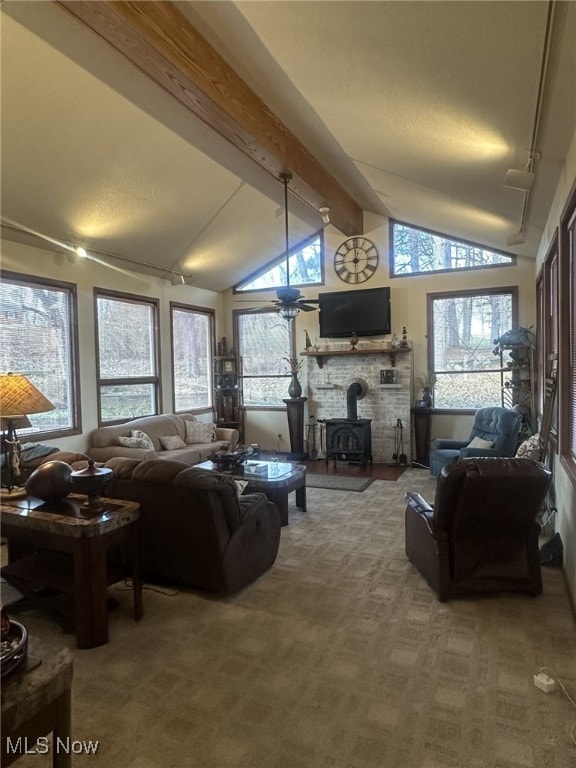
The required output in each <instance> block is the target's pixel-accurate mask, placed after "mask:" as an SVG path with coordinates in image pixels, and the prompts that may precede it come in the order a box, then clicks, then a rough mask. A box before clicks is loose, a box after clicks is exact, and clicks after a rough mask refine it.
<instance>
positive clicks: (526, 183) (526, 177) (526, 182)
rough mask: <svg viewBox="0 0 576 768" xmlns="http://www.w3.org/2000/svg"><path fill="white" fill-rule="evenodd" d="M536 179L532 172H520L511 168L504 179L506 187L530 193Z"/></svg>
mask: <svg viewBox="0 0 576 768" xmlns="http://www.w3.org/2000/svg"><path fill="white" fill-rule="evenodd" d="M534 178H535V177H534V173H533V172H532V171H519V170H517V169H515V168H509V169H508V172H507V173H506V178H505V179H504V186H505V187H511V188H512V189H521V190H522V191H523V192H529V191H530V189H531V188H532V184H533V183H534Z"/></svg>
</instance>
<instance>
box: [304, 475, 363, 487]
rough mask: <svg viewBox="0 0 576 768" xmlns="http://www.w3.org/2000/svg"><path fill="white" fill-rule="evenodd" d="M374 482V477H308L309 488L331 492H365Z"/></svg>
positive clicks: (307, 484)
mask: <svg viewBox="0 0 576 768" xmlns="http://www.w3.org/2000/svg"><path fill="white" fill-rule="evenodd" d="M373 482H374V478H373V477H351V476H350V475H313V474H307V475H306V487H307V488H326V489H327V490H330V491H364V490H365V489H366V488H368V486H369V485H372V483H373Z"/></svg>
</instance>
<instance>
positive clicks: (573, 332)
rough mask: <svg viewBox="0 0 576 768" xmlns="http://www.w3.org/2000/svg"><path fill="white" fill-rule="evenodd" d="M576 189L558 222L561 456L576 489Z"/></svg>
mask: <svg viewBox="0 0 576 768" xmlns="http://www.w3.org/2000/svg"><path fill="white" fill-rule="evenodd" d="M575 261H576V187H575V188H573V190H572V194H571V195H570V197H569V199H568V203H567V205H566V208H565V210H564V213H563V215H562V219H561V222H560V286H561V288H560V291H561V293H560V301H561V313H562V315H561V316H562V322H561V325H560V327H561V328H562V335H561V340H560V356H559V363H560V382H559V383H560V403H559V412H560V413H561V414H562V419H561V422H560V457H561V461H562V464H563V466H564V467H565V469H566V471H567V472H568V474H569V476H570V478H571V480H572V483H573V485H574V486H575V487H576V266H575V263H574V262H575Z"/></svg>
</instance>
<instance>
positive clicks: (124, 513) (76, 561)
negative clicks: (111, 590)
mask: <svg viewBox="0 0 576 768" xmlns="http://www.w3.org/2000/svg"><path fill="white" fill-rule="evenodd" d="M84 499H85V497H84V496H78V495H76V494H70V496H68V497H66V498H65V499H62V500H61V501H59V502H54V503H53V504H50V505H46V504H42V503H38V502H39V500H38V499H30V498H28V499H23V500H21V501H11V502H10V504H4V503H3V504H1V505H0V518H1V521H2V535H3V536H5V537H6V539H7V540H8V558H9V563H8V565H7V566H4V568H3V569H2V575H3V576H4V578H5V579H6V581H8V582H9V583H11V584H13V585H14V586H15V587H16V588H17V589H18V590H19V591H20V592H22V593H23V594H25V595H26V591H25V590H26V583H27V581H29V582H30V583H35V584H41V585H42V586H44V587H52V588H54V589H57V590H59V591H61V592H68V593H72V595H73V598H74V617H75V621H74V625H75V630H76V642H77V645H78V648H94V647H96V646H98V645H104V644H105V643H107V642H108V598H107V587H108V584H109V583H112V582H111V581H109V575H108V569H107V552H108V550H109V549H110V548H112V547H116V546H119V545H122V544H125V543H127V544H129V545H131V547H132V553H133V566H132V578H133V589H134V618H135V620H136V621H140V619H141V618H142V615H143V606H142V581H141V576H140V548H139V543H138V520H139V517H140V506H139V505H138V504H137V503H136V502H133V501H121V500H118V499H103V502H104V503H105V505H106V511H105V512H103V513H102V514H99V515H98V516H96V517H89V518H85V517H81V516H80V514H81V512H80V505H81V503H82V502H83V501H84ZM35 550H40V551H39V552H34V551H35ZM30 552H33V554H30ZM57 553H65V554H64V557H63V556H62V554H60V556H59V557H58V554H57ZM66 554H67V555H68V558H69V557H70V555H71V559H72V573H70V572H69V568H66V567H65V563H66ZM26 555H28V556H26ZM118 576H119V575H118ZM115 580H116V581H117V580H118V579H117V578H115ZM27 596H28V597H31V596H32V595H31V594H28V595H27ZM39 607H42V605H41V603H39Z"/></svg>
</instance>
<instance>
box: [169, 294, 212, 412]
mask: <svg viewBox="0 0 576 768" xmlns="http://www.w3.org/2000/svg"><path fill="white" fill-rule="evenodd" d="M170 317H171V326H172V374H173V376H172V379H173V382H174V412H175V413H178V412H180V411H194V410H211V408H212V376H211V371H212V355H213V349H214V312H213V311H211V310H205V309H204V310H203V309H198V308H195V307H189V306H186V305H184V304H176V303H175V302H171V303H170Z"/></svg>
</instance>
